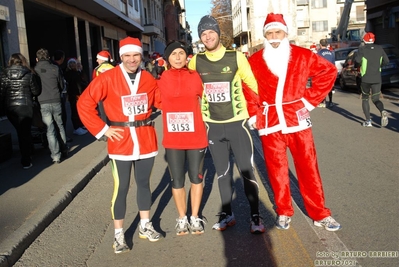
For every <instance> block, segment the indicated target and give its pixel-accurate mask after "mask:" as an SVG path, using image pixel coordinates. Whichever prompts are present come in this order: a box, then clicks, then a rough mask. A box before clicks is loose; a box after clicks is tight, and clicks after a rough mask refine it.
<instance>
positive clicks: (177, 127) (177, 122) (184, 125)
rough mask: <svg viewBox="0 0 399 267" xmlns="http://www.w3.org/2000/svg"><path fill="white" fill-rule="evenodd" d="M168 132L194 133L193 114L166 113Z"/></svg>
mask: <svg viewBox="0 0 399 267" xmlns="http://www.w3.org/2000/svg"><path fill="white" fill-rule="evenodd" d="M166 123H167V125H168V132H171V133H173V132H194V114H193V113H192V112H170V113H166Z"/></svg>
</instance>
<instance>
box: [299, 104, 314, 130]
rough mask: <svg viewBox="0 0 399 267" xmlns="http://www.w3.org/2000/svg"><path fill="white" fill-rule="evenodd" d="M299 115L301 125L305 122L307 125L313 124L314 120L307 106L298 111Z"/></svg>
mask: <svg viewBox="0 0 399 267" xmlns="http://www.w3.org/2000/svg"><path fill="white" fill-rule="evenodd" d="M296 115H297V116H298V122H299V125H303V124H305V125H306V126H308V127H310V126H312V121H311V120H310V114H309V111H308V110H307V108H302V109H300V110H298V111H297V112H296Z"/></svg>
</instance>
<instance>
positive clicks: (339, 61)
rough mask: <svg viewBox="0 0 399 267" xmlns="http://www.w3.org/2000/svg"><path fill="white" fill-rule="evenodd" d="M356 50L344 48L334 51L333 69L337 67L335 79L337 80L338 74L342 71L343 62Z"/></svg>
mask: <svg viewBox="0 0 399 267" xmlns="http://www.w3.org/2000/svg"><path fill="white" fill-rule="evenodd" d="M355 49H357V47H344V48H337V49H335V50H334V55H335V67H337V71H338V74H337V78H339V74H340V73H341V70H342V65H343V64H344V62H345V59H346V58H347V57H348V54H349V53H350V52H351V51H353V50H355Z"/></svg>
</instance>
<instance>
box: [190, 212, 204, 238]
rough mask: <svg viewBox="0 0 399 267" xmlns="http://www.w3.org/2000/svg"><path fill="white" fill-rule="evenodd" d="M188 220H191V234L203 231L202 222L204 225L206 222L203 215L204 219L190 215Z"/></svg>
mask: <svg viewBox="0 0 399 267" xmlns="http://www.w3.org/2000/svg"><path fill="white" fill-rule="evenodd" d="M190 221H191V224H190V230H191V234H193V235H199V234H202V233H204V231H205V230H204V226H203V225H202V224H204V225H205V224H206V219H205V217H204V219H201V218H199V217H194V216H191V217H190Z"/></svg>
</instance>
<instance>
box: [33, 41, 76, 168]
mask: <svg viewBox="0 0 399 267" xmlns="http://www.w3.org/2000/svg"><path fill="white" fill-rule="evenodd" d="M36 61H37V64H36V66H35V71H36V73H37V74H38V75H39V77H40V80H41V82H42V93H41V94H40V95H39V97H38V100H39V103H40V108H41V113H42V119H43V122H44V124H46V126H47V141H48V144H49V149H50V151H51V158H52V160H53V163H60V162H61V156H63V157H66V156H67V154H68V150H69V148H68V147H67V145H66V135H65V128H64V123H63V121H62V107H61V92H62V90H63V89H64V88H63V86H64V81H63V78H62V75H61V72H60V70H59V67H58V66H56V65H54V64H52V63H51V62H50V55H49V53H48V51H47V49H44V48H40V49H39V50H38V51H37V52H36ZM54 124H56V125H57V128H58V129H56V127H55V126H54ZM57 131H58V132H57ZM58 136H59V137H60V138H58Z"/></svg>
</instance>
